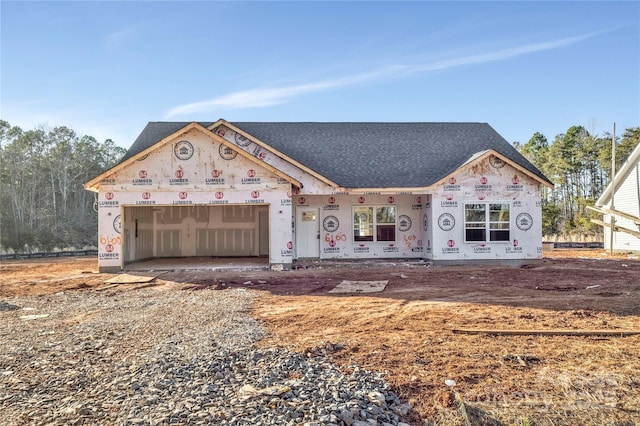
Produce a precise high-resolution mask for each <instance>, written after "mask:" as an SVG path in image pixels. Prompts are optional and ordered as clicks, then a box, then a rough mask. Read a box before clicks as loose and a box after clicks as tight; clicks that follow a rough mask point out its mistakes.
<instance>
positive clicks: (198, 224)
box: [98, 129, 292, 268]
mask: <svg viewBox="0 0 640 426" xmlns="http://www.w3.org/2000/svg"><path fill="white" fill-rule="evenodd" d="M290 188H291V185H290V184H289V182H287V181H286V180H284V179H282V178H280V177H278V176H276V175H275V174H274V173H272V172H271V171H269V170H267V169H265V168H263V167H261V166H260V165H259V163H256V162H254V161H251V160H249V159H247V158H244V157H242V156H241V155H238V154H237V153H236V152H233V151H232V150H229V149H228V147H227V146H225V145H223V144H220V143H217V142H215V141H214V140H213V138H212V137H211V136H209V135H207V134H204V133H203V132H201V131H199V130H196V129H194V130H191V131H189V132H187V133H185V134H183V135H180V137H177V138H175V140H173V141H170V143H167V144H165V145H163V146H160V147H158V149H156V150H155V151H152V152H151V153H149V154H148V155H146V156H144V157H143V158H139V159H138V160H137V161H135V162H133V163H131V164H130V165H129V166H127V167H125V168H124V169H122V170H120V171H118V172H117V173H115V174H114V175H111V176H110V177H109V178H108V179H105V180H103V181H102V182H101V183H100V192H99V195H98V200H99V213H98V214H99V224H98V234H99V237H98V243H99V246H98V253H99V254H98V257H99V266H100V267H104V268H111V267H120V266H121V265H122V263H123V260H125V261H127V260H131V259H142V258H148V257H162V256H196V255H228V256H245V255H254V254H255V255H257V254H258V252H257V250H258V244H257V241H258V220H259V219H258V214H257V212H258V211H259V210H260V209H268V211H269V228H270V230H271V233H270V237H269V258H270V262H271V263H272V264H290V263H291V261H292V242H291V241H292V231H291V217H292V211H291V191H290ZM234 205H235V206H237V207H231V206H234ZM248 206H253V207H255V208H254V209H248V208H247V207H248ZM256 206H257V207H256ZM132 207H137V208H135V209H134V208H132ZM140 207H149V208H150V209H149V208H146V209H144V208H140ZM216 207H218V208H216ZM225 209H226V210H225ZM230 209H231V210H230ZM225 211H226V212H227V213H228V214H227V219H229V218H230V217H235V218H236V219H237V220H235V221H229V220H226V221H225V217H224V212H225ZM243 211H244V212H245V213H246V214H247V215H250V217H249V216H247V217H245V218H244V219H243V216H242V215H243ZM229 212H231V213H229ZM123 214H124V215H126V218H125V220H122V217H123ZM229 214H230V215H229ZM136 219H137V237H136ZM123 237H125V239H126V240H127V241H126V242H125V244H127V247H126V250H124V248H123ZM254 252H255V253H254ZM124 253H127V257H124Z"/></svg>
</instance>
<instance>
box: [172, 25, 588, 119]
mask: <svg viewBox="0 0 640 426" xmlns="http://www.w3.org/2000/svg"><path fill="white" fill-rule="evenodd" d="M598 34H601V32H597V33H590V34H583V35H578V36H573V37H567V38H562V39H558V40H552V41H547V42H542V43H536V44H529V45H525V46H518V47H512V48H508V49H502V50H498V51H495V52H489V53H483V54H478V55H469V56H463V57H460V58H454V59H448V60H445V61H439V62H434V63H430V64H417V65H395V66H391V67H387V68H383V69H380V70H377V71H372V72H369V73H364V74H356V75H353V76H347V77H343V78H338V79H334V80H324V81H319V82H315V83H307V84H300V85H294V86H284V87H274V88H257V89H250V90H242V91H239V92H233V93H229V94H226V95H223V96H219V97H217V98H213V99H209V100H206V101H200V102H193V103H189V104H184V105H179V106H176V107H174V108H171V109H170V110H169V111H168V112H167V113H166V115H165V118H172V117H175V116H179V115H190V114H191V115H192V114H198V113H208V112H211V111H214V110H215V109H216V108H218V107H224V108H234V109H243V108H259V107H268V106H272V105H279V104H283V103H286V102H288V101H289V100H291V99H292V98H294V97H296V96H299V95H303V94H305V93H312V92H320V91H323V90H329V89H336V88H339V87H348V86H353V85H356V84H360V83H365V82H371V81H375V80H379V79H382V78H391V77H401V76H406V75H409V74H414V73H418V72H428V71H442V70H447V69H451V68H457V67H461V66H465V65H474V64H482V63H487V62H495V61H502V60H506V59H511V58H515V57H518V56H522V55H526V54H529V53H534V52H542V51H545V50H553V49H559V48H562V47H567V46H571V45H573V44H576V43H579V42H581V41H583V40H586V39H588V38H591V37H594V36H596V35H598Z"/></svg>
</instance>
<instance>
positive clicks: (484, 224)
mask: <svg viewBox="0 0 640 426" xmlns="http://www.w3.org/2000/svg"><path fill="white" fill-rule="evenodd" d="M509 224H510V220H509V204H499V203H495V204H492V203H476V204H465V205H464V233H465V235H464V237H465V241H466V242H487V241H489V242H493V241H509V240H510V236H509ZM487 230H488V233H487ZM487 236H488V239H487Z"/></svg>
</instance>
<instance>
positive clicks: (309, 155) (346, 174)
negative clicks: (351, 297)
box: [122, 122, 550, 188]
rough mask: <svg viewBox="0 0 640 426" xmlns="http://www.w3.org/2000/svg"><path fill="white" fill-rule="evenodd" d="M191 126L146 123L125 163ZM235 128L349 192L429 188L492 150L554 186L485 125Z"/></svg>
mask: <svg viewBox="0 0 640 426" xmlns="http://www.w3.org/2000/svg"><path fill="white" fill-rule="evenodd" d="M187 124H189V123H188V122H152V123H149V124H147V126H146V127H145V128H144V130H143V131H142V133H141V134H140V136H138V138H137V139H136V141H135V142H134V144H133V145H132V146H131V148H130V149H129V151H128V152H127V154H126V155H125V157H123V160H122V161H124V160H126V159H127V158H129V157H132V156H134V155H135V154H137V153H139V152H141V151H143V150H144V149H146V148H148V147H150V146H152V145H153V144H155V143H157V142H158V141H160V140H161V139H163V138H164V137H166V136H168V135H170V134H171V133H173V132H175V131H177V130H179V129H181V128H182V127H184V126H186V125H187ZM200 124H202V125H203V126H205V127H206V126H208V125H210V124H211V123H210V122H209V123H200ZM232 124H233V125H235V126H237V127H238V128H240V129H242V130H244V131H245V132H247V133H248V134H250V135H252V136H255V137H256V138H258V139H260V140H261V141H263V142H265V143H266V144H268V145H270V146H272V147H274V148H275V149H277V150H278V151H280V152H282V153H283V154H285V155H287V156H289V157H291V158H292V159H294V160H296V161H298V162H299V163H301V164H303V165H305V166H306V167H308V168H310V169H312V170H314V171H315V172H317V173H319V174H320V175H322V176H324V177H326V178H327V179H330V180H331V181H333V182H336V183H337V184H339V185H340V186H342V187H345V188H403V187H406V188H409V187H424V186H429V185H431V184H433V183H435V182H437V181H438V180H440V179H442V178H444V177H446V176H447V175H449V174H451V173H452V172H453V171H455V169H457V168H458V167H460V166H461V165H462V164H463V163H464V162H465V161H466V160H468V159H469V157H471V156H472V155H473V154H475V153H477V152H479V151H485V150H488V149H493V150H495V151H497V152H499V153H500V154H502V155H504V156H505V157H507V158H509V159H511V160H512V161H514V162H515V163H517V164H519V165H520V166H522V167H524V168H526V169H527V170H529V171H530V172H531V173H533V174H535V175H537V176H538V177H540V178H541V179H543V180H545V181H547V182H550V181H549V180H548V179H547V178H546V177H545V176H544V175H543V174H542V173H541V172H540V171H539V170H538V169H537V168H536V167H535V166H533V165H532V164H531V163H530V162H529V161H528V160H527V159H526V158H524V157H523V156H522V155H521V154H520V153H519V152H518V151H517V150H516V149H515V148H514V147H513V146H512V145H511V144H510V143H509V142H507V141H506V140H505V139H504V138H503V137H502V136H500V135H499V134H498V133H497V132H496V131H495V130H494V129H493V128H492V127H491V126H489V125H488V124H486V123H379V122H378V123H318V122H304V123H302V122H299V123H290V122H283V123H274V122H271V123H260V122H236V123H232Z"/></svg>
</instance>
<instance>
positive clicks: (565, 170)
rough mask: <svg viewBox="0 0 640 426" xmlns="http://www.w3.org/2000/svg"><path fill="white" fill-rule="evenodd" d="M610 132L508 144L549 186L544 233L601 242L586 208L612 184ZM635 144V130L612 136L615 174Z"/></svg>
mask: <svg viewBox="0 0 640 426" xmlns="http://www.w3.org/2000/svg"><path fill="white" fill-rule="evenodd" d="M612 139H613V135H612V134H611V133H604V134H603V135H601V136H600V135H597V134H590V133H589V132H588V131H587V130H586V129H585V128H584V127H583V126H572V127H569V129H567V131H566V133H561V134H559V135H556V137H555V138H554V139H553V142H551V143H549V141H548V139H547V138H546V137H545V136H544V135H543V134H542V133H538V132H536V133H534V134H533V136H532V137H531V139H529V140H528V141H527V142H526V143H524V144H521V143H518V142H515V143H514V144H513V145H514V146H515V147H516V149H518V150H519V151H520V152H521V153H522V154H523V155H524V156H525V157H526V158H527V159H528V160H529V161H531V162H532V163H533V164H534V165H535V166H536V167H538V168H539V169H540V171H542V173H544V174H545V176H547V177H548V178H549V179H550V180H551V181H552V182H553V183H554V184H555V188H554V189H553V190H548V189H546V190H544V194H543V199H542V220H543V234H544V235H545V236H551V235H562V236H564V237H566V238H571V237H572V236H576V235H580V236H591V237H593V238H600V237H601V236H602V228H601V227H600V226H599V225H596V224H594V223H592V222H591V219H592V218H598V216H599V215H598V214H597V213H595V212H593V211H591V210H588V209H587V206H593V205H595V202H596V201H597V199H598V198H599V197H600V195H601V194H602V193H603V192H604V190H605V188H606V187H607V185H608V184H609V183H610V182H611V172H612V151H613V150H612V144H613V142H612ZM638 143H640V127H632V128H627V129H625V130H624V132H623V133H622V136H621V137H620V136H618V135H616V151H615V152H616V167H615V168H616V171H618V170H620V167H621V166H622V165H623V164H624V162H625V161H626V160H627V158H628V157H629V155H630V154H631V151H633V149H634V148H635V147H636V145H638Z"/></svg>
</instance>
